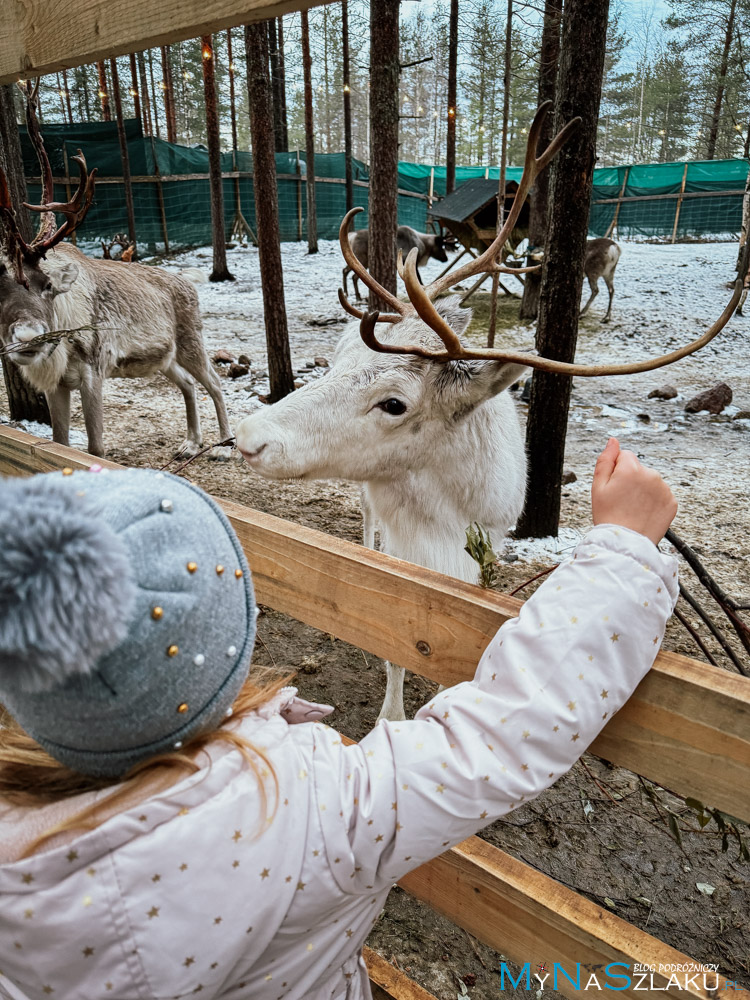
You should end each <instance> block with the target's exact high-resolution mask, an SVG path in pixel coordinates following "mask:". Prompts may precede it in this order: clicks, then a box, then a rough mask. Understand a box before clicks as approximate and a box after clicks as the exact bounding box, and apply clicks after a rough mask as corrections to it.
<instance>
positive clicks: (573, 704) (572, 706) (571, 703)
mask: <svg viewBox="0 0 750 1000" xmlns="http://www.w3.org/2000/svg"><path fill="white" fill-rule="evenodd" d="M575 707H576V703H575V702H574V701H569V702H568V708H569V709H570V711H571V712H572V711H573V710H574V708H575Z"/></svg>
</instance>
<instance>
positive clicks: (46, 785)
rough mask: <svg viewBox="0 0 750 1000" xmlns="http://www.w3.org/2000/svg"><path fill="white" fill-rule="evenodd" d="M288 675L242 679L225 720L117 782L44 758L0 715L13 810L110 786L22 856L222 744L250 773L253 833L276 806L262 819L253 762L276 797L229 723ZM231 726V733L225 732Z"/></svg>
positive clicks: (184, 770) (171, 777)
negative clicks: (254, 797) (255, 818)
mask: <svg viewBox="0 0 750 1000" xmlns="http://www.w3.org/2000/svg"><path fill="white" fill-rule="evenodd" d="M292 676H293V675H291V674H286V675H283V676H280V675H279V672H278V671H277V670H270V669H267V668H261V669H260V670H255V671H253V672H252V673H251V674H250V676H248V678H247V680H246V681H245V683H244V685H243V686H242V688H241V689H240V692H239V694H238V695H237V697H236V698H235V701H234V704H233V706H232V714H231V716H227V718H226V719H224V721H223V722H222V723H221V724H220V725H219V727H218V728H217V729H214V730H213V731H211V732H208V733H200V734H199V735H197V736H194V737H193V739H192V740H189V741H187V742H186V743H185V745H184V746H183V747H181V748H180V749H179V750H171V751H168V752H166V753H162V754H159V755H158V756H156V757H153V758H152V759H151V760H148V761H145V762H144V763H141V764H138V765H136V767H134V768H133V769H132V770H131V771H130V772H129V773H128V774H126V775H125V777H123V778H92V777H88V776H86V775H84V774H79V773H78V772H77V771H72V770H71V769H70V768H69V767H66V766H65V765H64V764H61V763H60V762H59V761H57V760H55V758H54V757H52V756H51V755H50V754H48V753H47V751H46V750H44V749H43V748H42V747H41V746H40V745H39V744H38V743H37V742H36V740H34V739H32V737H31V736H29V735H28V733H27V732H26V731H25V730H23V729H22V728H21V727H20V726H19V725H18V723H17V722H16V721H15V719H13V718H12V716H10V715H9V714H8V713H7V712H2V713H1V714H0V797H2V798H4V799H5V801H6V802H9V803H11V804H12V805H18V806H34V805H46V804H49V803H52V802H58V801H60V800H61V799H66V798H71V797H72V796H74V795H81V794H84V793H86V792H93V791H99V790H101V789H103V788H108V787H109V786H111V785H117V786H118V787H117V789H116V790H115V791H114V792H113V793H112V794H111V795H108V796H106V797H105V798H104V799H99V800H98V801H97V802H95V803H94V804H92V805H89V806H87V807H86V808H84V809H82V810H81V811H80V812H79V813H76V815H75V816H72V817H71V818H70V819H67V820H64V821H63V822H62V823H59V824H57V825H56V826H54V827H52V828H51V829H49V830H46V831H45V832H44V833H43V834H42V835H41V836H39V837H38V838H37V839H36V840H35V841H34V842H33V843H32V844H31V845H30V846H29V847H28V848H27V849H26V850H25V851H24V854H23V856H24V857H27V856H28V855H30V854H33V853H34V852H35V851H36V850H37V849H38V848H39V847H40V846H41V845H42V844H44V843H45V842H46V841H47V840H49V839H50V838H51V837H54V836H56V835H57V834H60V833H64V832H66V831H68V830H77V829H80V830H93V829H95V828H96V826H97V825H98V824H99V822H101V820H102V818H103V814H104V813H106V814H107V815H110V814H111V813H112V812H115V811H117V808H118V806H119V805H121V804H122V803H124V802H126V801H132V800H133V799H134V798H137V796H138V792H139V789H141V788H144V789H145V787H146V786H147V785H151V784H152V783H153V784H155V785H156V786H158V787H159V788H168V787H169V786H171V785H173V784H175V782H176V781H178V780H179V779H180V778H181V777H184V776H186V775H189V774H194V773H195V772H196V771H199V770H200V769H201V765H200V764H198V763H197V762H196V760H195V758H196V757H197V756H198V754H199V752H200V751H201V750H203V749H205V748H206V747H207V746H208V745H209V744H211V743H217V742H223V743H226V744H228V745H229V746H230V747H234V748H235V749H237V750H239V752H240V753H241V754H242V756H243V757H244V759H245V761H246V763H247V764H248V766H249V767H250V769H251V770H252V771H253V773H254V774H255V777H256V779H257V781H258V787H259V789H260V793H261V816H260V817H259V821H260V826H259V829H263V828H264V824H266V823H267V821H268V820H269V819H271V818H272V817H273V814H274V813H275V811H276V804H275V803H274V807H273V809H272V811H271V815H270V816H269V814H268V800H267V795H266V789H265V782H264V781H263V776H264V775H262V774H261V770H259V767H258V762H259V761H261V762H262V764H263V765H264V768H267V773H270V775H271V776H272V778H273V782H274V787H275V798H276V799H277V798H278V780H277V778H276V773H275V771H274V769H273V765H272V763H271V761H270V760H268V758H267V757H266V755H265V754H264V753H263V751H262V750H259V749H258V748H257V747H255V746H253V745H252V743H250V742H249V741H248V740H246V739H245V738H244V737H243V736H240V735H238V734H237V733H236V732H234V731H233V728H234V727H233V726H232V723H233V722H234V721H236V720H237V719H238V718H242V716H244V715H248V714H249V713H250V712H252V711H254V710H255V709H257V708H260V706H261V705H263V704H265V703H266V702H267V701H268V700H269V699H270V698H272V697H273V696H274V695H275V694H277V693H278V692H279V691H280V690H281V688H283V687H285V686H286V685H287V684H288V683H289V681H290V680H291V679H292ZM230 727H231V728H230Z"/></svg>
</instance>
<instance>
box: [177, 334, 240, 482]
mask: <svg viewBox="0 0 750 1000" xmlns="http://www.w3.org/2000/svg"><path fill="white" fill-rule="evenodd" d="M201 355H202V356H201V357H200V358H195V357H194V355H193V354H192V353H190V354H187V352H186V356H185V357H184V358H183V357H180V363H181V364H182V365H183V366H184V367H185V368H186V369H187V371H189V372H190V374H191V375H192V376H193V378H194V379H196V381H198V382H200V384H201V385H202V386H203V388H204V389H205V390H206V392H207V393H208V394H209V396H210V397H211V399H212V400H213V404H214V408H215V409H216V418H217V420H218V422H219V440H220V441H226V440H228V438H231V437H232V428H231V426H230V424H229V416H228V414H227V408H226V404H225V403H224V394H223V393H222V391H221V381H220V379H219V376H218V375H217V374H216V372H215V371H214V370H213V368H212V367H211V364H210V362H209V360H208V356H207V354H206V352H205V350H203V348H202V345H201ZM231 454H232V448H231V445H224V446H223V447H221V448H213V449H212V450H211V451H210V452H209V453H208V458H212V459H214V460H216V461H221V462H226V461H228V460H229V458H230V456H231Z"/></svg>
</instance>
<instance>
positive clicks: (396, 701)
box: [378, 660, 406, 722]
mask: <svg viewBox="0 0 750 1000" xmlns="http://www.w3.org/2000/svg"><path fill="white" fill-rule="evenodd" d="M385 672H386V688H385V699H384V700H383V707H382V708H381V709H380V715H379V716H378V722H380V720H381V719H388V720H389V721H390V722H400V721H401V720H402V719H405V718H406V712H405V711H404V674H405V673H406V671H405V670H404V668H403V667H397V666H395V664H393V663H389V662H388V660H386V662H385Z"/></svg>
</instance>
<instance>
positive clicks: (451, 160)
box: [445, 0, 458, 194]
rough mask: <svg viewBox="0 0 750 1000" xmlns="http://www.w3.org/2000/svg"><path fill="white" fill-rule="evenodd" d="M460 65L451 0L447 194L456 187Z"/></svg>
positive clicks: (455, 5) (455, 1)
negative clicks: (458, 74) (457, 106)
mask: <svg viewBox="0 0 750 1000" xmlns="http://www.w3.org/2000/svg"><path fill="white" fill-rule="evenodd" d="M457 65H458V0H451V14H450V27H449V29H448V131H447V139H446V146H445V193H446V194H450V193H451V191H453V189H454V188H455V186H456V68H457Z"/></svg>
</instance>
